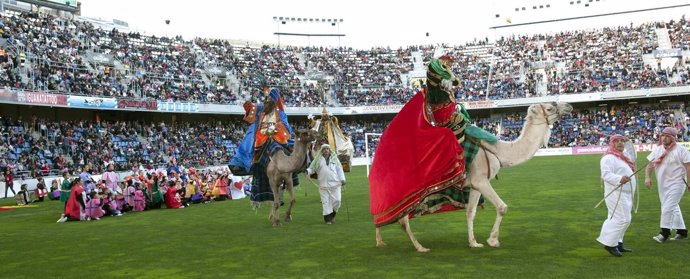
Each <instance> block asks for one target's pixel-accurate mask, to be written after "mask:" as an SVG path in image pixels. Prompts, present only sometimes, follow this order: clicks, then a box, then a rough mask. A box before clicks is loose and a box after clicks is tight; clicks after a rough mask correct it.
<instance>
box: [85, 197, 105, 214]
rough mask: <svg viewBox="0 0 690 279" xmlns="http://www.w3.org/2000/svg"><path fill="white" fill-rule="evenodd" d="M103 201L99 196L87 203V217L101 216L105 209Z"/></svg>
mask: <svg viewBox="0 0 690 279" xmlns="http://www.w3.org/2000/svg"><path fill="white" fill-rule="evenodd" d="M102 203H103V201H102V200H101V198H99V197H94V198H92V199H90V200H89V202H87V203H86V217H88V218H91V219H96V218H101V217H103V215H104V214H105V211H104V210H103V208H102V207H101V204H102Z"/></svg>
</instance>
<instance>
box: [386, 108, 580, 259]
mask: <svg viewBox="0 0 690 279" xmlns="http://www.w3.org/2000/svg"><path fill="white" fill-rule="evenodd" d="M572 109H573V107H572V106H571V105H570V104H568V103H555V102H553V103H543V104H534V105H531V106H529V108H528V109H527V117H526V118H525V124H524V126H523V127H522V132H521V133H520V136H519V137H518V138H517V139H516V140H514V141H502V140H499V141H498V142H497V143H496V144H494V145H492V144H489V143H487V142H485V141H481V142H480V144H481V146H483V147H484V148H485V149H480V150H479V152H478V153H477V157H476V158H475V159H474V161H472V165H471V167H470V172H469V175H468V176H467V178H466V179H465V182H464V184H463V185H464V186H470V187H472V188H471V189H472V190H471V191H470V198H469V201H468V204H467V234H468V241H469V246H470V247H482V246H483V245H482V244H481V243H478V242H477V240H476V239H475V237H474V217H475V214H476V211H477V203H478V202H479V196H480V195H484V198H486V199H487V200H488V201H489V202H491V204H493V205H494V207H496V220H495V221H494V226H493V228H492V229H491V233H490V235H489V239H488V240H487V243H488V244H489V246H491V247H498V246H500V242H499V241H498V233H499V228H500V226H501V221H502V219H503V215H505V214H506V212H507V211H508V205H506V203H505V202H503V200H502V199H501V198H500V197H499V196H498V194H496V191H494V188H493V186H491V183H490V180H491V178H494V177H496V175H498V171H499V170H500V169H501V167H510V166H515V165H518V164H521V163H524V162H526V161H528V160H529V159H531V158H532V157H533V156H534V154H535V153H537V150H539V148H540V147H541V146H543V145H544V144H545V143H546V141H547V140H548V139H549V137H550V136H551V127H550V126H551V124H553V123H554V121H556V120H558V118H560V117H561V116H563V115H564V114H568V113H570V111H571V110H572ZM398 223H399V224H400V225H401V226H402V229H403V230H404V231H405V232H406V233H407V236H408V237H409V238H410V240H411V241H412V244H413V245H414V247H415V249H417V251H419V252H427V251H429V249H427V248H424V247H423V246H422V245H421V244H419V242H418V241H417V239H416V238H415V237H414V234H412V230H411V229H410V218H409V216H408V215H405V216H403V217H401V218H400V219H398ZM384 245H385V243H384V242H383V240H382V238H381V228H380V227H376V246H377V247H381V246H384Z"/></svg>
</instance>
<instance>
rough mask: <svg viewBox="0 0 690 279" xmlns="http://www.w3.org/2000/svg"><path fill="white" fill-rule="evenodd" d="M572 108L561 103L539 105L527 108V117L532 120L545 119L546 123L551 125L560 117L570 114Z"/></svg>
mask: <svg viewBox="0 0 690 279" xmlns="http://www.w3.org/2000/svg"><path fill="white" fill-rule="evenodd" d="M572 110H573V106H571V105H570V104H568V103H563V102H551V103H541V104H534V105H531V106H529V109H528V110H527V114H528V116H531V117H533V118H534V119H546V120H548V121H547V122H548V123H552V124H553V122H554V121H556V120H558V118H560V117H561V116H563V115H565V114H568V113H570V112H571V111H572Z"/></svg>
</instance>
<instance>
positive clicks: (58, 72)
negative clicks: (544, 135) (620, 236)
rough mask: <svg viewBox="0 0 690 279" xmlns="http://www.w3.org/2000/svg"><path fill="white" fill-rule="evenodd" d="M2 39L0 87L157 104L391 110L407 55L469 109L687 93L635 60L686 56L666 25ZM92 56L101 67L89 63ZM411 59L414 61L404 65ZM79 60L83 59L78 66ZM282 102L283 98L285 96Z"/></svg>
mask: <svg viewBox="0 0 690 279" xmlns="http://www.w3.org/2000/svg"><path fill="white" fill-rule="evenodd" d="M1 22H2V23H3V24H2V26H0V28H1V29H2V36H3V38H6V39H7V41H8V43H9V46H8V47H7V49H6V50H3V52H5V56H4V57H3V60H2V64H0V66H1V67H2V71H0V85H2V86H11V87H18V88H23V89H28V90H38V91H54V92H65V93H69V94H82V95H93V96H114V97H135V98H153V99H157V100H166V101H184V102H202V103H221V104H241V103H242V102H243V101H244V100H246V99H248V98H250V97H251V96H248V95H250V93H251V91H252V89H253V88H260V87H262V86H279V87H282V88H284V90H285V91H287V92H289V93H288V94H287V96H286V104H287V105H289V106H319V105H323V104H325V103H327V102H328V98H326V97H325V96H324V94H333V96H334V97H335V99H337V101H338V102H339V104H334V105H386V104H402V103H404V102H406V101H407V100H408V99H409V97H410V96H411V95H412V94H411V92H410V90H412V89H410V84H409V83H410V82H409V79H406V78H405V79H404V77H403V76H405V75H407V74H408V73H410V71H412V70H413V69H415V63H416V62H417V57H421V59H422V61H428V60H429V59H430V58H431V57H432V56H433V55H434V53H435V52H438V51H437V50H439V48H441V49H440V50H441V52H443V53H448V54H450V55H452V56H454V57H456V59H457V61H458V63H456V64H455V66H454V68H453V71H454V72H455V73H456V75H457V76H458V77H459V78H460V80H461V81H462V82H461V84H460V86H458V88H457V91H456V97H457V98H458V99H460V100H467V101H477V100H485V99H492V100H495V99H505V98H520V97H532V96H537V95H546V94H572V93H586V92H599V91H615V90H628V89H640V88H653V87H665V86H674V85H688V84H690V78H688V73H689V72H690V65H687V64H686V61H685V59H683V58H679V59H677V62H676V63H675V65H674V66H672V67H667V68H662V67H661V63H658V64H657V63H653V62H649V61H646V62H645V59H644V56H645V55H651V53H652V51H653V50H655V49H656V48H657V47H658V40H657V38H656V36H657V35H656V31H657V29H658V28H666V29H663V30H667V32H669V38H670V40H671V44H672V47H675V48H681V49H687V48H688V47H687V42H688V40H689V39H690V28H689V27H688V22H687V21H686V20H685V18H684V17H682V18H681V19H679V20H672V21H669V22H652V23H646V24H641V25H637V26H634V25H632V24H631V25H630V26H619V27H607V28H602V29H596V30H586V31H585V30H580V31H567V32H566V31H564V32H559V33H556V34H549V35H544V34H538V35H531V36H511V37H503V38H500V39H498V40H497V41H496V42H492V43H490V42H489V41H488V40H479V41H477V40H475V41H472V42H468V43H466V44H464V45H460V46H447V45H440V46H410V47H407V48H400V49H397V50H395V49H389V48H372V49H369V50H357V49H352V48H349V47H337V48H325V47H290V46H288V47H274V46H266V45H264V46H249V45H246V46H239V45H235V44H231V43H230V42H228V41H224V40H212V39H199V38H197V39H194V40H187V41H186V40H183V38H181V37H179V36H177V37H171V38H168V37H155V36H147V35H142V34H139V33H134V32H132V33H126V32H121V31H118V30H116V29H112V30H103V29H101V28H99V27H97V26H94V25H93V24H92V23H90V22H87V21H80V20H73V19H66V18H57V17H55V16H52V15H47V14H38V13H17V12H11V11H5V12H4V13H3V16H2V18H1ZM91 53H99V54H104V55H107V56H109V57H112V58H113V61H111V62H112V63H111V64H99V63H97V62H94V61H91V59H88V56H89V54H91ZM413 53H419V54H418V55H413ZM85 60H88V61H85ZM309 72H317V73H323V74H325V76H322V78H325V79H327V83H326V84H327V85H328V86H329V87H328V88H325V90H314V89H313V88H309V86H310V84H311V83H309V82H307V79H308V77H307V76H310V74H309ZM290 95H292V96H290Z"/></svg>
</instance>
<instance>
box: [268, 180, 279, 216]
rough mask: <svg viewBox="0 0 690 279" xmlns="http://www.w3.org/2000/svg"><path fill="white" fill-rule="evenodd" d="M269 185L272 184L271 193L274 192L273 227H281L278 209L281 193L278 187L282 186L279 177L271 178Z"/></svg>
mask: <svg viewBox="0 0 690 279" xmlns="http://www.w3.org/2000/svg"><path fill="white" fill-rule="evenodd" d="M268 181H269V183H270V184H271V192H273V208H271V218H272V219H273V226H274V227H277V226H280V218H279V217H278V209H279V208H280V191H279V190H278V187H279V186H280V177H279V176H275V175H272V176H269V178H268Z"/></svg>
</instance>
